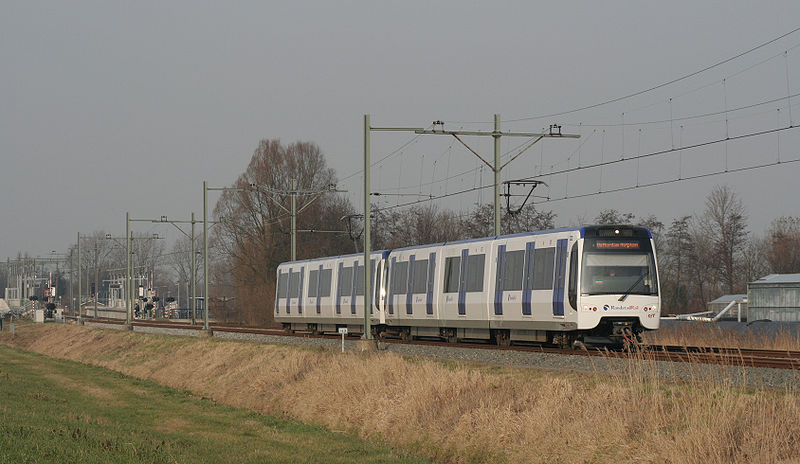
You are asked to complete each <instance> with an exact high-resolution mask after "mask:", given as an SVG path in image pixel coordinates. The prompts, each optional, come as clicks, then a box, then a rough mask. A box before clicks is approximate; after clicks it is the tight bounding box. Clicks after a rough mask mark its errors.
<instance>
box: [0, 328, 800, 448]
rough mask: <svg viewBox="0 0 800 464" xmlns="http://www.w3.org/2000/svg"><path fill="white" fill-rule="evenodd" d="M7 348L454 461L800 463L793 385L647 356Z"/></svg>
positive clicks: (244, 347) (224, 346)
mask: <svg viewBox="0 0 800 464" xmlns="http://www.w3.org/2000/svg"><path fill="white" fill-rule="evenodd" d="M0 342H3V343H7V344H11V345H14V346H17V347H19V348H22V349H25V350H31V351H35V352H39V353H44V354H47V355H49V356H55V357H60V358H66V359H73V360H76V361H80V362H84V363H88V364H93V365H96V366H102V367H106V368H109V369H113V370H116V371H119V372H122V373H125V374H127V375H130V376H134V377H137V378H142V379H148V380H152V381H155V382H158V383H159V384H163V385H167V386H170V387H173V388H178V389H181V390H188V391H191V392H192V393H193V394H194V395H196V396H202V397H207V398H211V399H213V400H214V401H217V402H220V403H224V404H227V405H231V406H236V407H241V408H246V409H249V410H252V411H256V412H261V413H265V414H275V415H281V416H286V417H290V418H292V419H294V420H299V421H302V422H305V423H309V424H316V425H320V426H324V427H327V428H329V429H332V430H336V431H348V432H352V433H354V434H358V435H360V436H361V437H363V438H366V439H368V440H371V441H375V442H378V443H385V444H389V445H392V446H395V447H399V448H402V449H406V450H419V452H421V453H423V454H425V455H427V456H430V457H431V458H434V459H436V460H438V461H444V462H509V463H512V462H534V463H535V462H542V463H544V462H547V463H558V462H562V463H573V462H597V463H602V462H620V461H622V462H670V463H683V462H686V463H693V462H704V463H716V462H719V463H722V462H726V463H727V462H763V463H767V462H770V463H771V462H800V395H798V391H797V389H796V388H787V389H780V390H770V389H742V388H737V387H733V386H732V382H729V381H727V380H726V379H725V378H719V377H716V378H715V379H714V380H713V381H708V380H707V379H705V378H702V374H699V373H698V375H697V376H696V377H695V378H694V379H692V380H691V381H689V382H685V383H672V382H669V381H666V380H665V379H664V378H662V377H659V376H655V375H650V373H651V372H652V370H653V369H654V366H653V364H654V363H653V362H652V361H651V360H648V359H645V358H641V357H640V358H634V359H632V360H631V362H630V363H629V364H628V367H627V368H625V369H621V370H618V371H617V372H616V373H615V374H614V375H611V376H607V375H600V374H594V375H587V374H577V373H549V372H542V371H534V370H529V369H523V370H511V369H504V368H498V367H489V366H482V365H466V364H460V363H452V362H437V361H431V360H428V359H419V358H408V359H406V358H403V357H400V356H398V355H394V354H390V353H363V354H362V353H350V352H348V353H345V354H340V353H337V352H336V351H331V350H320V349H306V348H298V347H287V346H277V345H267V344H255V343H243V342H233V341H222V340H215V339H196V338H183V337H168V336H156V335H146V334H138V333H132V332H119V331H114V330H102V329H97V328H89V327H77V326H64V325H54V324H52V325H51V324H46V325H37V326H34V325H26V326H21V327H19V328H18V331H17V336H16V337H14V338H13V339H12V338H11V337H10V336H9V335H8V334H7V333H4V334H3V335H2V336H0ZM598 362H599V363H602V362H604V361H603V360H599V361H598ZM698 372H699V371H698Z"/></svg>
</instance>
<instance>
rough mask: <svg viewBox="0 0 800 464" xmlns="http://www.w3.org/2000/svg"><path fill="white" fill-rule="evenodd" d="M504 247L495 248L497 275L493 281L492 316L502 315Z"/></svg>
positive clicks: (504, 267)
mask: <svg viewBox="0 0 800 464" xmlns="http://www.w3.org/2000/svg"><path fill="white" fill-rule="evenodd" d="M505 263H506V246H505V245H499V246H498V247H497V273H496V275H495V280H494V314H495V315H497V316H499V315H502V314H503V281H504V280H505V272H506V266H505Z"/></svg>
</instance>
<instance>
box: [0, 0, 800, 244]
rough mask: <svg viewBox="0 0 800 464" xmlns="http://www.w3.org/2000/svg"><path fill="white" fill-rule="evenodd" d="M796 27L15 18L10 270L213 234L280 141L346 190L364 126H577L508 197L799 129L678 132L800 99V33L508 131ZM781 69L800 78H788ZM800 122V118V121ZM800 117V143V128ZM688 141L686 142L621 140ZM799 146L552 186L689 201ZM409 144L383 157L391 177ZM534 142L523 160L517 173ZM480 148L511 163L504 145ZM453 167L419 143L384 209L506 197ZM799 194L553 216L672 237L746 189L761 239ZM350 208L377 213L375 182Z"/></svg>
mask: <svg viewBox="0 0 800 464" xmlns="http://www.w3.org/2000/svg"><path fill="white" fill-rule="evenodd" d="M798 26H800V2H797V1H774V2H766V3H762V4H759V5H758V6H755V5H754V4H753V2H750V1H720V2H696V1H673V2H622V1H613V2H463V1H458V2H414V1H404V2H391V3H389V2H198V1H181V2H177V1H175V2H147V1H137V2H105V1H96V2H86V1H73V2H57V1H53V2H34V1H3V2H0V63H2V67H1V68H0V69H1V70H2V73H0V161H2V164H1V165H0V218H2V221H3V224H4V227H3V239H2V240H1V241H0V257H3V258H4V257H5V256H14V255H16V253H17V252H18V251H22V252H28V253H30V254H32V255H34V256H35V255H42V254H46V253H47V252H48V251H50V250H58V251H64V250H65V249H66V248H67V247H68V246H69V245H70V244H71V243H73V242H74V241H75V237H76V234H77V232H78V231H81V232H84V233H91V232H93V231H96V230H101V229H103V230H105V231H107V232H110V233H114V234H122V233H123V232H124V225H125V224H124V218H125V212H126V211H130V212H131V215H132V216H133V217H158V216H161V215H168V216H170V217H172V218H176V219H186V218H188V216H189V214H190V212H192V211H194V212H195V213H197V215H198V217H200V216H201V214H202V181H203V180H208V182H209V185H211V186H224V185H229V184H230V183H231V182H233V181H234V180H235V178H236V177H237V176H238V174H240V173H241V172H242V171H243V170H244V169H245V168H246V167H247V163H248V161H249V159H250V157H251V155H252V152H253V149H254V148H255V147H256V145H257V143H258V141H259V140H260V139H262V138H280V139H281V140H282V141H283V142H284V143H291V142H293V141H296V140H308V141H314V142H316V143H317V144H318V145H319V146H320V147H321V148H322V150H323V151H324V152H325V153H326V156H327V159H328V162H329V164H330V166H331V167H333V168H334V169H336V171H337V173H338V175H339V178H342V179H343V178H345V177H347V176H348V175H350V174H353V173H355V172H357V171H358V170H359V169H360V168H361V165H362V137H363V133H362V115H363V114H364V113H370V114H371V116H372V122H373V125H376V126H378V125H379V126H389V125H401V126H427V125H428V124H430V123H431V121H433V120H436V119H441V120H444V121H446V122H447V125H446V127H447V128H458V127H465V128H467V127H469V128H482V129H490V128H491V125H490V124H491V119H492V115H493V114H494V113H500V114H501V115H502V118H503V120H504V122H503V128H504V129H514V130H525V131H538V130H540V129H542V128H543V127H547V126H548V125H549V124H550V123H561V124H565V128H564V130H565V132H575V133H580V134H581V135H582V136H583V138H582V139H581V140H580V141H569V140H558V141H547V142H546V143H544V144H543V145H542V146H541V147H538V146H537V147H535V148H533V149H531V150H530V152H528V153H527V154H526V155H524V156H523V157H521V158H520V159H519V160H518V161H515V162H514V163H513V164H512V165H511V166H510V167H509V169H508V171H506V172H504V176H503V177H504V179H510V178H517V177H524V176H530V175H534V174H538V173H539V172H547V171H548V170H553V169H556V170H557V169H559V166H561V168H564V167H576V166H578V164H579V163H580V164H581V165H585V164H591V163H596V162H598V161H600V160H601V159H602V160H606V161H607V160H609V159H613V158H614V157H615V156H616V157H619V156H620V153H621V152H623V150H622V143H623V141H622V137H623V133H624V137H625V141H624V143H625V149H624V154H625V156H626V157H627V156H634V155H636V154H642V153H649V152H653V151H657V150H662V149H665V148H670V147H671V146H680V145H687V144H691V143H701V142H704V141H709V140H714V139H718V138H721V137H722V138H724V137H725V135H726V134H728V135H730V136H734V135H737V134H745V133H749V132H753V131H757V130H764V129H771V128H775V127H779V126H786V125H788V123H789V116H788V114H787V113H788V112H789V111H788V107H787V106H786V105H787V101H786V100H783V101H779V102H775V103H772V104H769V105H763V106H759V107H754V108H751V109H749V110H744V111H741V112H737V113H733V112H731V113H730V114H729V115H728V116H729V118H728V122H727V125H726V123H725V121H724V119H725V115H722V116H719V115H718V116H715V117H709V118H706V119H692V120H683V121H675V119H676V118H679V117H684V116H689V115H699V114H705V113H712V112H718V111H721V110H725V109H727V110H731V109H733V108H738V107H742V106H748V105H753V104H755V103H760V102H763V101H767V100H770V99H776V98H781V97H786V96H787V92H790V93H798V92H800V48H792V47H794V46H796V45H798V44H800V33H795V34H793V35H791V36H789V37H787V38H785V39H783V40H781V41H779V42H776V43H775V44H772V45H771V46H769V47H765V48H764V49H762V50H759V51H757V52H754V53H752V54H748V55H746V56H744V57H742V58H741V59H738V60H734V61H733V62H731V63H728V64H726V65H725V66H722V67H720V68H716V69H714V70H712V71H709V72H707V73H703V74H702V75H699V76H696V77H695V78H692V79H689V80H686V81H682V82H680V83H678V84H675V85H673V86H669V87H666V88H664V89H659V90H658V91H655V92H649V93H647V94H645V95H642V96H640V97H637V98H633V99H628V100H624V101H622V102H619V103H616V104H613V105H605V106H602V107H599V108H596V109H594V110H591V111H583V112H579V113H575V114H569V115H562V116H558V117H553V118H543V119H537V120H532V121H520V122H511V121H510V120H512V119H518V118H525V117H530V116H537V115H541V114H548V113H555V112H560V111H563V110H568V109H572V108H577V107H582V106H585V105H590V104H594V103H597V102H601V101H604V100H608V99H612V98H615V97H618V96H621V95H626V94H630V93H632V92H635V91H638V90H642V89H646V88H649V87H651V86H653V85H657V84H660V83H662V82H666V81H669V80H671V79H673V78H676V77H679V76H682V75H685V74H688V73H691V72H694V71H696V70H698V69H701V68H703V67H705V66H708V65H710V64H713V63H715V62H718V61H720V60H722V59H725V58H728V57H731V56H733V55H735V54H737V53H739V52H741V51H744V50H747V49H749V48H752V47H753V46H755V45H758V44H760V43H763V42H765V41H767V40H769V39H772V38H774V37H777V36H779V35H781V34H783V33H785V32H788V31H790V30H792V29H794V28H796V27H798ZM783 51H787V54H786V57H783V56H778V55H780V54H781V53H782V52H783ZM773 56H777V57H776V58H773V59H769V58H770V57H773ZM762 61H763V63H761V62H762ZM759 63H761V64H759ZM748 67H752V69H750V70H749V71H746V72H743V71H744V70H745V69H746V68H748ZM787 75H788V77H789V82H788V84H789V85H788V90H787ZM723 78H725V79H726V81H725V83H724V84H721V79H723ZM670 98H672V99H673V100H672V105H670V104H669V103H668V101H669V99H670ZM791 103H792V105H798V104H800V97H795V98H794V99H792V100H791ZM778 108H783V110H782V111H781V112H779V111H777V109H778ZM793 111H794V115H793V120H794V123H795V124H797V120H798V119H800V108H794V109H793ZM623 113H625V116H623ZM670 113H672V114H670ZM669 119H673V123H672V124H669V123H667V124H664V123H662V124H651V125H642V126H629V127H627V129H625V130H623V128H622V127H621V126H619V124H620V123H621V122H622V121H623V120H624V121H625V122H626V123H627V124H630V123H631V122H641V121H656V120H669ZM476 121H485V123H483V124H474V123H473V122H476ZM578 123H582V126H581V127H578V126H576V124H578ZM596 124H608V125H606V126H598V125H596ZM681 125H683V126H684V128H683V129H681V128H680V126H681ZM639 129H642V131H641V132H640V131H639ZM603 130H605V131H606V132H605V133H603V132H602V131H603ZM795 132H796V131H795V130H786V131H783V132H782V133H781V134H780V139H778V135H776V134H772V135H769V136H763V137H753V138H748V139H745V140H742V141H739V142H729V143H728V144H727V147H725V144H721V143H718V144H715V145H711V146H709V147H706V148H704V149H702V150H693V151H686V152H683V154H682V155H680V159H679V155H677V154H672V155H669V156H662V157H653V158H650V159H648V160H642V161H641V162H640V164H639V166H638V169H637V167H636V164H635V163H628V164H627V165H622V164H620V165H615V166H613V167H609V168H607V169H605V170H604V171H603V174H602V176H603V177H602V178H603V180H602V184H603V185H602V187H600V180H599V176H598V173H597V172H596V171H592V172H589V171H579V172H576V173H574V174H571V175H570V176H569V177H564V176H561V177H558V176H553V177H551V178H543V179H544V180H545V181H547V182H548V184H550V186H551V189H550V191H549V192H547V193H549V194H550V196H551V197H553V198H559V197H563V196H565V195H566V196H567V197H569V196H575V195H585V194H587V193H589V192H592V191H596V190H601V189H602V190H609V189H613V188H619V187H624V186H630V185H635V184H636V183H637V182H638V183H639V184H647V183H652V182H658V181H664V180H668V179H669V178H670V176H672V178H676V177H677V175H678V165H679V163H680V165H681V175H682V176H683V177H686V176H691V175H697V174H701V173H704V172H714V171H715V170H718V169H720V168H721V167H722V168H723V169H724V166H725V159H726V158H727V163H728V168H729V169H736V168H740V167H743V166H747V165H757V164H761V163H768V162H771V161H773V160H776V159H778V156H779V150H780V156H781V158H782V159H783V160H784V161H785V160H789V159H797V158H798V157H800V136H798V134H797V133H795ZM411 138H412V136H411V135H408V134H373V139H372V140H373V159H380V158H381V157H383V156H385V155H387V154H388V153H390V152H391V151H392V150H394V149H396V148H397V147H399V146H401V145H402V144H403V143H405V142H407V141H408V140H410V139H411ZM523 142H524V140H504V141H503V150H504V151H507V150H510V149H512V148H513V147H514V146H516V145H518V144H519V143H523ZM470 143H474V145H475V147H476V148H478V149H479V150H480V151H482V152H483V153H486V154H487V156H490V153H491V142H490V141H489V140H483V141H480V140H474V141H473V140H471V141H470ZM582 143H583V145H581V144H582ZM452 144H453V141H452V140H448V139H444V138H443V137H423V138H420V139H417V140H416V141H414V142H413V143H412V144H410V145H409V146H407V147H406V148H405V149H404V150H403V151H402V152H401V153H399V154H398V155H396V156H394V157H392V158H390V159H388V160H387V161H386V162H384V163H382V164H381V165H380V166H376V168H375V171H374V173H373V179H374V182H373V189H374V190H376V191H391V190H392V189H394V190H395V191H396V190H397V189H398V187H409V189H408V190H407V191H413V192H417V193H419V192H421V193H424V194H434V195H440V194H445V193H450V192H453V191H457V190H460V189H464V188H469V187H473V186H476V185H479V184H480V183H481V181H482V183H483V185H488V184H489V182H490V174H489V173H488V172H487V171H486V170H483V172H481V171H480V170H478V171H475V172H472V173H468V174H464V175H462V176H460V177H454V178H452V179H450V180H447V181H444V179H445V177H450V176H453V174H454V173H458V172H462V171H468V170H470V169H473V168H476V167H478V166H479V163H478V162H477V161H476V160H475V158H474V157H473V156H472V155H471V154H469V153H468V152H467V151H466V150H465V149H464V148H463V147H459V146H458V145H454V146H452V148H451V145H452ZM579 147H580V149H579ZM579 159H580V161H579ZM541 164H544V167H542V166H540V165H541ZM550 166H554V167H553V168H550ZM397 173H403V174H402V175H403V176H404V177H403V179H401V180H398V179H397ZM798 174H800V163H790V164H786V165H783V166H779V167H767V168H764V169H760V170H752V171H745V172H742V173H738V174H727V175H720V176H713V177H707V178H703V179H698V180H691V181H685V182H678V183H670V184H666V185H663V186H661V187H649V188H641V189H635V190H628V191H624V192H620V193H610V194H604V195H597V196H594V197H581V198H575V199H568V200H563V201H554V202H549V203H544V204H542V205H540V207H541V208H544V209H553V210H555V211H556V212H557V213H558V220H557V222H558V223H559V224H568V223H570V222H577V221H578V220H579V218H585V219H591V218H592V217H594V215H595V214H596V212H597V211H598V210H600V209H604V208H616V209H619V210H622V211H632V212H635V213H637V214H639V215H645V214H650V213H653V214H655V215H656V216H658V217H659V218H660V219H661V220H662V221H664V222H665V223H668V222H669V221H670V220H671V219H672V218H674V217H676V216H679V215H684V214H691V213H693V212H696V211H700V210H701V209H702V201H703V198H704V197H705V196H706V194H707V193H708V192H709V191H710V189H711V188H712V187H713V186H714V185H716V184H722V183H727V184H729V185H731V186H732V187H733V188H734V189H735V190H736V191H737V192H738V193H739V194H740V196H741V198H742V199H743V201H744V203H745V206H746V207H747V209H748V211H749V214H750V224H751V229H752V230H753V231H755V232H759V233H760V232H761V231H763V230H764V228H765V227H766V225H767V224H768V222H769V221H770V220H772V219H773V218H775V217H776V216H779V215H800V202H798V201H797V200H796V198H797V196H798V187H797V183H796V179H797V178H798ZM637 178H638V179H637ZM431 182H432V183H433V184H431V185H426V184H428V183H431ZM340 186H341V187H343V188H346V189H348V190H350V191H351V196H352V198H353V200H354V201H360V196H361V192H360V179H359V177H358V176H354V177H351V178H349V179H347V180H346V181H343V182H342V183H341V184H340ZM414 186H416V189H415V188H413V187H414ZM404 191H405V190H404ZM490 192H491V190H490V189H486V190H484V191H483V192H482V193H480V194H479V193H474V194H470V195H462V196H457V197H453V198H451V199H448V200H446V201H440V202H437V203H436V204H437V205H439V206H441V207H443V208H454V209H458V208H469V207H470V205H472V204H473V203H474V202H475V201H477V200H482V201H483V202H489V201H490V199H491V197H490ZM479 195H481V196H480V197H479ZM215 198H216V196H212V201H213V200H214V199H215ZM409 200H413V198H412V197H403V198H400V199H398V198H395V199H392V200H391V201H390V202H389V203H388V204H395V203H398V202H403V201H409ZM137 230H140V231H150V230H151V228H150V227H149V226H148V227H142V226H139V227H138V229H137ZM152 230H153V231H158V232H162V233H167V234H168V235H170V236H171V237H174V236H175V234H176V232H175V231H174V230H173V231H170V230H169V229H166V228H161V229H152Z"/></svg>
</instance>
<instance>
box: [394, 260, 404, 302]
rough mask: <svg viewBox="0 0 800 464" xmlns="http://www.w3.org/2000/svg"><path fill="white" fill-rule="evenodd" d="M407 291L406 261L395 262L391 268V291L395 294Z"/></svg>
mask: <svg viewBox="0 0 800 464" xmlns="http://www.w3.org/2000/svg"><path fill="white" fill-rule="evenodd" d="M406 292H408V261H401V262H397V263H395V265H394V267H393V268H392V293H394V294H395V295H400V294H405V293H406Z"/></svg>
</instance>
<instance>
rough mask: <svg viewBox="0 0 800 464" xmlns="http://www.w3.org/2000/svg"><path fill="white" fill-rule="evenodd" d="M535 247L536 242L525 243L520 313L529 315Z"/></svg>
mask: <svg viewBox="0 0 800 464" xmlns="http://www.w3.org/2000/svg"><path fill="white" fill-rule="evenodd" d="M535 249H536V242H528V243H526V244H525V270H524V275H523V276H522V282H523V284H524V285H523V288H522V314H523V315H524V316H530V315H531V296H532V295H533V291H532V289H533V256H534V253H533V251H534V250H535Z"/></svg>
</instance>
